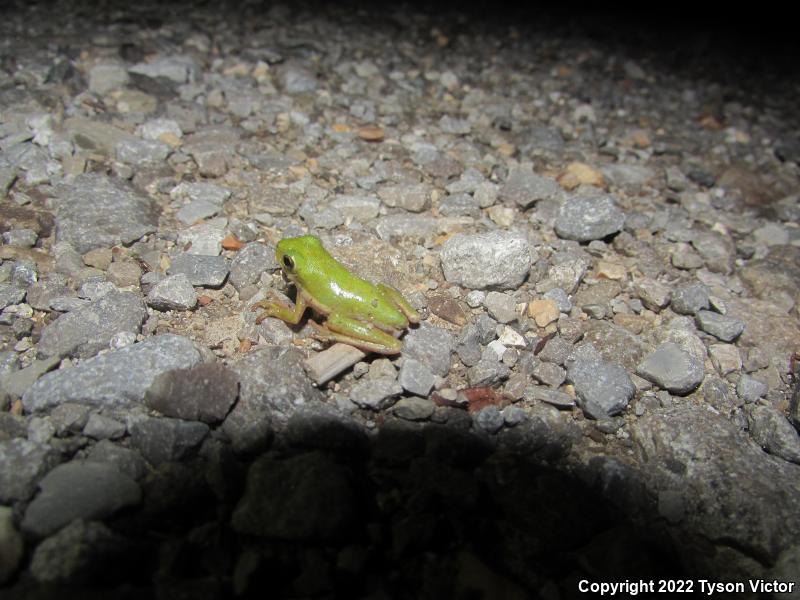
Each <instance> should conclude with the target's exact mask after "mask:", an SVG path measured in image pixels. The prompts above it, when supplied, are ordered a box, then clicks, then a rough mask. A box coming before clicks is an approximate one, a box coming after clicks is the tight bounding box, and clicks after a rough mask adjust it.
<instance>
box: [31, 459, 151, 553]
mask: <svg viewBox="0 0 800 600" xmlns="http://www.w3.org/2000/svg"><path fill="white" fill-rule="evenodd" d="M39 488H40V492H39V493H38V494H37V495H36V497H35V498H34V499H33V501H32V502H31V503H30V504H29V505H28V508H27V509H26V510H25V516H24V517H23V519H22V529H23V530H24V531H26V532H27V533H29V534H31V535H34V536H36V537H45V536H48V535H50V534H51V533H53V532H55V531H58V530H59V529H61V528H62V527H64V526H65V525H67V524H69V523H70V522H72V521H74V520H75V519H90V520H91V519H104V518H106V517H109V516H111V515H113V514H114V513H116V512H117V511H118V510H120V509H122V508H125V507H126V506H132V505H135V504H138V503H139V501H140V500H141V497H142V491H141V489H140V488H139V485H138V484H137V483H136V482H135V481H134V480H133V479H131V478H130V477H128V476H127V475H124V474H123V473H120V472H119V471H118V470H117V469H116V467H114V466H113V465H110V464H106V463H98V462H89V461H86V462H83V461H72V462H68V463H65V464H62V465H59V466H57V467H56V468H54V469H53V470H52V471H50V472H49V473H48V474H47V475H46V476H45V477H44V479H42V481H41V482H39Z"/></svg>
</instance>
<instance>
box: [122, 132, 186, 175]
mask: <svg viewBox="0 0 800 600" xmlns="http://www.w3.org/2000/svg"><path fill="white" fill-rule="evenodd" d="M114 150H115V153H116V158H117V160H118V161H119V162H121V163H123V164H126V165H130V166H132V167H136V168H139V169H141V168H147V167H156V166H159V165H163V164H164V163H165V162H166V160H167V158H168V157H169V155H170V154H171V153H172V148H170V147H169V146H168V145H167V144H165V143H164V142H161V141H159V140H142V139H139V138H126V139H123V140H121V141H120V142H119V143H118V144H117V145H116V147H115V148H114Z"/></svg>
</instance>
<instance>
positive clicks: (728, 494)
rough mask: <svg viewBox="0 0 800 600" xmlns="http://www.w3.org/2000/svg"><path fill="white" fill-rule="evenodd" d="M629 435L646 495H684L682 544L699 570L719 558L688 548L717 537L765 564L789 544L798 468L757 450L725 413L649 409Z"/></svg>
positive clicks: (797, 514) (798, 530)
mask: <svg viewBox="0 0 800 600" xmlns="http://www.w3.org/2000/svg"><path fill="white" fill-rule="evenodd" d="M631 439H632V440H633V442H634V445H633V448H634V450H635V452H636V457H637V461H638V463H639V464H640V469H639V473H641V477H642V478H643V479H644V481H645V485H646V486H647V488H648V490H649V491H650V493H651V494H654V495H657V494H659V493H661V492H663V491H673V492H677V493H678V494H679V495H680V497H681V499H682V500H683V505H684V517H683V520H682V522H681V536H682V537H683V536H685V538H684V539H685V541H684V542H683V543H682V544H683V546H684V549H685V550H686V551H687V552H689V553H690V555H691V556H690V555H687V557H691V559H692V561H693V562H695V564H697V565H698V567H699V568H703V569H704V570H710V569H712V568H714V569H715V570H719V569H720V567H721V565H719V564H716V565H714V564H711V561H714V560H719V558H717V559H715V557H714V556H713V554H709V553H708V552H707V551H705V550H701V551H698V550H692V549H693V548H701V547H706V546H705V545H706V544H712V545H716V544H717V543H719V542H720V541H721V543H722V544H723V545H724V546H725V547H730V546H731V545H732V546H733V547H736V548H741V549H742V552H744V553H745V554H746V555H748V556H762V557H764V560H765V562H766V563H771V562H772V561H774V560H775V559H776V558H777V555H778V553H779V552H780V551H781V550H782V549H784V548H788V547H789V546H792V545H794V544H795V543H796V541H797V538H798V536H800V494H798V493H797V485H798V484H797V467H796V466H795V465H791V464H789V463H787V462H785V461H784V460H782V459H780V458H777V457H775V456H771V455H769V454H767V453H765V452H763V451H762V450H761V448H759V447H758V446H757V445H756V444H754V443H753V442H752V440H750V439H749V438H748V436H747V435H746V434H745V433H744V432H742V431H741V430H740V429H739V427H738V426H736V425H735V424H734V423H732V422H731V421H729V420H728V419H726V418H725V417H723V416H720V415H718V414H715V413H712V412H711V411H709V410H707V409H706V408H705V407H703V406H695V405H692V404H690V403H686V404H682V405H681V406H679V407H673V408H669V409H655V410H652V411H648V412H647V413H646V414H645V415H644V416H643V417H640V418H639V419H636V421H635V422H634V423H633V424H632V426H631ZM764 506H769V507H770V510H768V511H764V510H763V507H764ZM747 514H753V515H759V516H758V518H753V519H743V518H742V515H747ZM748 560H751V559H748ZM707 561H709V562H707Z"/></svg>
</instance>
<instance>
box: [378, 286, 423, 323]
mask: <svg viewBox="0 0 800 600" xmlns="http://www.w3.org/2000/svg"><path fill="white" fill-rule="evenodd" d="M377 288H378V291H380V293H381V295H382V296H383V297H384V298H386V299H387V300H388V301H389V302H391V303H392V304H394V305H395V306H396V307H397V309H398V310H399V311H400V312H402V313H403V314H404V315H405V316H406V319H408V322H409V323H419V313H418V312H417V311H416V310H415V309H414V307H413V306H411V305H410V304H409V303H408V300H406V299H405V298H404V297H403V294H401V293H400V292H399V291H398V290H396V289H395V288H393V287H392V286H390V285H386V284H385V283H379V284H378V285H377Z"/></svg>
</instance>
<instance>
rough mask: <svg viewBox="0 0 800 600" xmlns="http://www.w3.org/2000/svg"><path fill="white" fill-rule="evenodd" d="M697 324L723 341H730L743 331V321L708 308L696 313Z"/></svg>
mask: <svg viewBox="0 0 800 600" xmlns="http://www.w3.org/2000/svg"><path fill="white" fill-rule="evenodd" d="M696 319H697V326H698V327H700V329H702V330H703V331H705V332H706V333H710V334H711V335H713V336H714V337H715V338H717V339H718V340H720V341H723V342H732V341H733V340H735V339H736V338H737V337H739V335H741V333H742V332H743V331H744V325H745V323H744V321H742V320H741V319H737V318H735V317H730V316H727V315H721V314H719V313H715V312H713V311H710V310H701V311H698V312H697V315H696Z"/></svg>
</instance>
